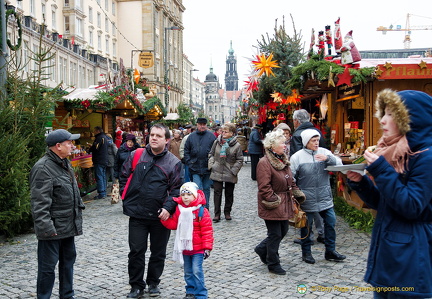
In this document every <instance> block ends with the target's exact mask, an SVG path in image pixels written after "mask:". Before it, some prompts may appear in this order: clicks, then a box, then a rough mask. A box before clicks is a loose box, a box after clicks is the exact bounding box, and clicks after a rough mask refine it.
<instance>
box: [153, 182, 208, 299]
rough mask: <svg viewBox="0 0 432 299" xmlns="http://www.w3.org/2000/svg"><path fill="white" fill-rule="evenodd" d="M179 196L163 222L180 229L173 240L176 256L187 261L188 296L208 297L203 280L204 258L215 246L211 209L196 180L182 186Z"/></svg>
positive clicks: (169, 227) (183, 262)
mask: <svg viewBox="0 0 432 299" xmlns="http://www.w3.org/2000/svg"><path fill="white" fill-rule="evenodd" d="M180 195H181V196H180V197H177V198H174V201H175V202H177V203H178V205H177V208H176V211H175V213H174V214H173V215H172V217H170V218H168V219H167V220H165V221H162V220H161V222H162V224H163V225H164V226H165V227H166V228H168V229H171V230H177V232H176V237H175V241H174V251H173V259H174V260H175V261H178V262H180V263H181V264H184V279H185V282H186V296H185V297H184V298H185V299H189V298H190V299H192V298H199V299H201V298H207V288H206V287H205V283H204V271H203V267H202V265H203V261H204V259H206V258H207V257H209V256H210V251H211V250H212V249H213V226H212V220H211V217H210V213H209V211H208V210H207V209H206V208H205V204H206V199H205V195H204V192H203V191H202V190H199V188H198V186H197V184H195V183H193V182H188V183H185V184H183V185H182V186H181V188H180Z"/></svg>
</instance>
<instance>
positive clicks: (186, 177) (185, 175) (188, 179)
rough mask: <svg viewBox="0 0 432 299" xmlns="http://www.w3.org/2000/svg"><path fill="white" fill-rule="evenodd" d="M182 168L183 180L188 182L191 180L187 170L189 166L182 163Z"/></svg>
mask: <svg viewBox="0 0 432 299" xmlns="http://www.w3.org/2000/svg"><path fill="white" fill-rule="evenodd" d="M183 169H184V182H185V183H187V182H190V181H191V175H190V172H189V166H187V165H186V164H183Z"/></svg>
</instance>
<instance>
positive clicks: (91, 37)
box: [89, 30, 93, 47]
mask: <svg viewBox="0 0 432 299" xmlns="http://www.w3.org/2000/svg"><path fill="white" fill-rule="evenodd" d="M89 45H90V47H93V30H89Z"/></svg>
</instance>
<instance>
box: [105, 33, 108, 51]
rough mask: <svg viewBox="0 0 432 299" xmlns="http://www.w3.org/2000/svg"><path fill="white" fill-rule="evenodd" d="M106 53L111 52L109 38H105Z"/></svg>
mask: <svg viewBox="0 0 432 299" xmlns="http://www.w3.org/2000/svg"><path fill="white" fill-rule="evenodd" d="M105 53H109V38H108V37H106V38H105Z"/></svg>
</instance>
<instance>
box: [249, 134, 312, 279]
mask: <svg viewBox="0 0 432 299" xmlns="http://www.w3.org/2000/svg"><path fill="white" fill-rule="evenodd" d="M285 140H286V139H285V137H284V135H283V131H282V130H276V131H273V132H271V133H268V134H267V135H266V137H265V139H264V150H265V155H264V157H262V158H261V159H260V160H259V162H258V166H257V173H259V176H257V182H258V216H259V217H260V218H262V219H264V221H265V224H266V227H267V238H265V239H264V240H263V241H261V243H260V244H258V245H257V246H256V247H255V252H256V253H257V254H258V256H259V257H260V259H261V261H262V262H263V263H264V264H266V265H267V267H268V270H269V271H270V272H271V273H274V274H278V275H285V274H286V271H285V270H284V269H283V268H282V267H281V265H280V260H279V253H278V250H279V245H280V242H281V241H282V239H283V238H284V237H285V235H286V234H287V232H288V219H291V218H293V216H294V213H293V210H292V200H293V199H292V197H293V196H294V197H295V198H296V199H297V200H298V201H299V202H303V201H304V199H305V198H304V194H303V192H301V191H300V190H299V188H298V187H297V186H296V184H295V180H294V178H293V175H292V173H291V169H290V167H289V166H290V162H289V161H288V156H287V155H286V154H285V148H286V145H285Z"/></svg>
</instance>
